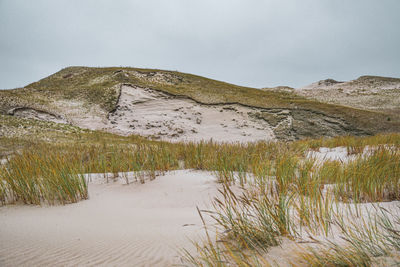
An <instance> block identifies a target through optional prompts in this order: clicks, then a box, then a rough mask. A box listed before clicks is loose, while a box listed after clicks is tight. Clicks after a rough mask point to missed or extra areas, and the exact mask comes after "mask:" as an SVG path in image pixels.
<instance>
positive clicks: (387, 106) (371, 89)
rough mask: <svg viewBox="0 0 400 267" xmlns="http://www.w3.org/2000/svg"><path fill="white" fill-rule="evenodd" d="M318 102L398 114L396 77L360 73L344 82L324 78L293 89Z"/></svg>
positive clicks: (399, 91) (399, 94)
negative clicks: (360, 74)
mask: <svg viewBox="0 0 400 267" xmlns="http://www.w3.org/2000/svg"><path fill="white" fill-rule="evenodd" d="M296 93H297V94H299V95H300V96H304V97H307V98H312V99H315V100H318V101H321V102H325V103H331V104H339V105H345V106H350V107H356V108H361V109H368V110H374V111H383V112H387V113H391V114H400V79H397V78H388V77H379V76H361V77H359V78H358V79H355V80H352V81H348V82H338V81H335V80H333V79H327V80H322V81H318V82H315V83H312V84H310V85H308V86H305V87H303V88H300V89H299V90H296Z"/></svg>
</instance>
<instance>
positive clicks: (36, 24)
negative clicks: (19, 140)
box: [0, 0, 400, 89]
mask: <svg viewBox="0 0 400 267" xmlns="http://www.w3.org/2000/svg"><path fill="white" fill-rule="evenodd" d="M399 14H400V1H399V0H301V1H300V0H197V1H195V0H145V1H143V0H138V1H136V0H131V1H128V0H126V1H125V0H114V1H111V0H109V1H105V0H35V1H32V0H0V88H3V89H11V88H16V87H22V86H25V85H27V84H29V83H32V82H35V81H37V80H39V79H41V78H44V77H46V76H48V75H50V74H52V73H55V72H57V71H59V70H60V69H62V68H64V67H67V66H94V67H98V66H131V67H141V68H157V69H167V70H178V71H181V72H187V73H193V74H197V75H201V76H206V77H209V78H213V79H216V80H222V81H226V82H230V83H234V84H238V85H243V86H250V87H256V88H261V87H273V86H278V85H287V86H292V87H301V86H305V85H307V84H310V83H312V82H315V81H318V80H322V79H327V78H333V79H336V80H351V79H355V78H357V77H359V76H361V75H379V76H389V77H400V15H399Z"/></svg>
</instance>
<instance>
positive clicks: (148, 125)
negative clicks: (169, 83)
mask: <svg viewBox="0 0 400 267" xmlns="http://www.w3.org/2000/svg"><path fill="white" fill-rule="evenodd" d="M256 110H257V109H256V108H249V107H244V106H240V105H203V104H199V103H196V102H195V101H193V100H190V99H187V98H177V97H174V96H169V95H167V94H165V93H162V92H158V91H155V90H151V89H144V88H140V87H132V86H127V85H123V86H122V87H121V97H120V100H119V104H118V107H117V110H116V111H115V112H114V113H112V114H110V116H109V120H110V121H109V124H108V125H107V126H106V130H109V131H112V132H114V133H117V134H122V135H129V134H139V135H142V136H149V137H153V138H157V139H162V140H168V141H196V142H197V141H201V140H210V139H212V140H214V141H217V142H222V141H223V142H236V141H238V142H249V141H258V140H273V139H275V135H274V133H273V131H272V128H271V126H270V125H269V124H268V123H267V122H266V121H264V120H260V119H257V118H255V117H253V116H252V113H254V111H256Z"/></svg>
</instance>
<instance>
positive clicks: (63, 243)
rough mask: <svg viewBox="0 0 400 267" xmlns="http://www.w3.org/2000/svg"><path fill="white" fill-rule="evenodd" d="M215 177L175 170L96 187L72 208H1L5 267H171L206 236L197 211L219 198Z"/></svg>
mask: <svg viewBox="0 0 400 267" xmlns="http://www.w3.org/2000/svg"><path fill="white" fill-rule="evenodd" d="M214 181H215V177H213V176H212V175H211V174H210V173H207V172H196V171H189V170H184V171H175V172H169V173H167V174H166V175H164V176H159V177H157V179H156V180H153V181H148V182H146V183H145V184H138V183H134V184H130V185H123V184H121V183H120V182H110V183H108V184H104V183H98V182H97V183H96V182H92V183H91V184H90V185H89V194H90V199H89V200H86V201H82V202H79V203H76V204H70V205H66V206H53V207H38V206H21V205H11V206H6V207H1V208H0V240H1V242H0V266H60V265H62V266H77V265H85V266H98V265H107V266H110V265H111V266H168V265H172V264H179V263H181V261H180V257H179V253H178V252H177V249H178V248H182V247H189V248H190V247H191V248H192V249H193V247H192V245H191V243H190V241H189V239H188V238H191V239H198V238H199V237H200V236H202V234H203V232H202V225H201V221H200V218H199V215H198V214H197V210H196V205H198V206H199V207H200V208H206V207H207V206H208V205H209V203H210V200H211V198H212V196H215V195H216V194H217V186H216V184H215V182H214Z"/></svg>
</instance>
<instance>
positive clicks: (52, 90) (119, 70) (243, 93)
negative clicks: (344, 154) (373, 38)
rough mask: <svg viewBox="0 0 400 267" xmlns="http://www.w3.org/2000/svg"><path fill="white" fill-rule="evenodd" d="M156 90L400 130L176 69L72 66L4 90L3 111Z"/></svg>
mask: <svg viewBox="0 0 400 267" xmlns="http://www.w3.org/2000/svg"><path fill="white" fill-rule="evenodd" d="M124 83H125V84H131V85H135V86H140V87H145V88H152V89H155V90H160V91H163V92H166V93H169V94H172V95H176V96H185V97H189V98H192V99H194V100H195V101H198V102H201V103H205V104H216V103H239V104H243V105H248V106H255V107H262V108H284V109H292V110H296V109H302V110H311V111H313V112H317V113H323V114H326V115H328V116H333V117H337V118H341V119H344V120H345V121H346V122H348V123H349V125H351V127H354V128H358V129H362V130H365V131H366V132H370V133H371V134H374V133H378V132H390V131H392V132H393V131H400V117H399V116H396V115H393V114H391V115H389V114H386V113H384V112H374V111H366V110H362V109H355V108H350V107H343V106H340V105H333V104H326V103H321V102H318V101H315V100H310V99H306V98H304V97H301V96H298V95H296V94H294V93H291V92H284V91H274V90H271V91H263V90H259V89H255V88H249V87H243V86H238V85H233V84H229V83H225V82H220V81H216V80H212V79H208V78H205V77H201V76H196V75H192V74H187V73H181V72H176V71H165V70H156V69H138V68H128V67H110V68H89V67H68V68H65V69H62V70H61V71H59V72H57V73H55V74H53V75H51V76H49V77H46V78H44V79H42V80H40V81H38V82H34V83H32V84H29V85H27V86H26V87H24V88H19V89H14V90H7V91H0V100H1V101H0V103H1V104H0V112H1V111H2V112H3V113H4V112H6V111H7V110H8V109H10V108H12V107H15V106H29V107H32V108H37V109H43V110H46V109H47V108H48V107H49V106H51V102H52V101H54V100H71V101H74V100H77V101H82V102H84V103H86V104H87V105H99V106H100V107H101V108H102V109H103V110H105V111H106V112H110V111H112V110H114V109H115V107H116V104H117V102H118V96H119V90H120V86H119V85H120V84H124Z"/></svg>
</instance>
